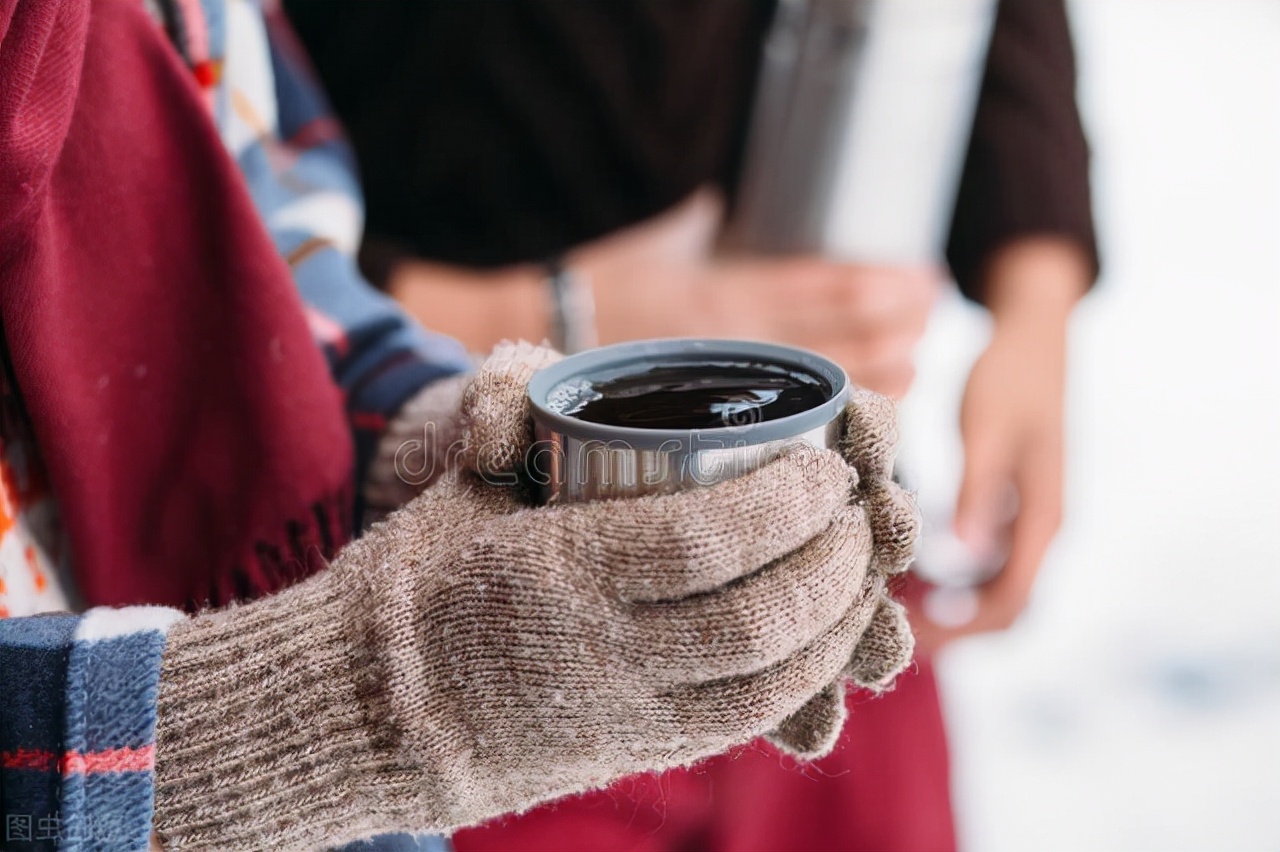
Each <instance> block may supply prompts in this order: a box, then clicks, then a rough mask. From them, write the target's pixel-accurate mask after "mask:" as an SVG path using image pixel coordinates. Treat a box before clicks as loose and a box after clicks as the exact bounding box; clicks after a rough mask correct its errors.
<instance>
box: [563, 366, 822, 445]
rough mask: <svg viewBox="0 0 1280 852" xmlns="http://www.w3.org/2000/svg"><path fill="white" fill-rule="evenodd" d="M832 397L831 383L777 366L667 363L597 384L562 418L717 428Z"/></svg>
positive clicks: (640, 426)
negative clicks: (567, 416)
mask: <svg viewBox="0 0 1280 852" xmlns="http://www.w3.org/2000/svg"><path fill="white" fill-rule="evenodd" d="M830 398H831V387H830V385H829V384H828V383H827V382H825V381H823V380H822V379H820V378H818V377H817V376H813V375H810V374H808V373H803V372H798V371H794V370H790V369H787V368H784V367H780V366H776V365H770V364H753V363H737V364H708V363H705V362H704V363H699V364H663V365H661V366H655V367H651V368H649V369H647V370H645V371H643V372H640V373H635V374H632V375H624V376H620V377H616V378H612V379H607V380H602V381H597V382H593V383H591V385H590V386H589V387H586V388H583V389H582V391H581V392H580V395H579V396H578V402H577V404H576V405H573V406H572V407H570V408H568V409H566V410H563V411H562V412H561V413H562V414H567V415H569V416H571V417H575V418H577V419H579V420H585V421H588V422H590V423H603V424H607V425H610V426H626V427H631V428H637V429H714V428H719V427H724V426H745V425H748V424H751V423H762V422H765V421H768V420H777V419H779V418H782V417H788V416H790V415H793V414H799V413H801V412H804V411H810V410H812V409H814V408H816V407H818V406H820V405H822V404H823V403H824V402H826V401H827V400H828V399H830Z"/></svg>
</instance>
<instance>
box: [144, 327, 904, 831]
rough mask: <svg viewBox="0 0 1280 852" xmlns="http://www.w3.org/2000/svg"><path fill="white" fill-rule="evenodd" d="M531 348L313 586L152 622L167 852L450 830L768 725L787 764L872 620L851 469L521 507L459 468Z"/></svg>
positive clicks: (504, 439)
mask: <svg viewBox="0 0 1280 852" xmlns="http://www.w3.org/2000/svg"><path fill="white" fill-rule="evenodd" d="M540 352H541V351H540V350H531V349H528V348H521V347H508V348H506V349H504V350H503V351H501V352H500V353H499V354H497V355H495V357H494V358H492V359H491V360H490V361H489V362H488V363H487V364H486V366H485V367H484V368H483V369H482V370H481V372H480V374H479V376H478V377H477V379H476V381H475V382H474V383H473V385H472V386H471V389H469V390H468V392H467V393H466V394H464V404H463V416H464V419H465V423H466V428H467V436H468V441H469V447H470V450H471V451H472V452H471V454H470V455H469V456H468V459H469V461H470V464H468V465H467V466H464V467H462V468H461V469H459V470H457V471H452V472H450V473H447V474H446V475H445V477H444V479H443V480H442V481H441V482H439V483H437V484H436V485H435V486H433V487H432V488H430V489H429V490H428V491H427V492H426V493H425V494H423V495H422V496H421V497H419V498H418V499H416V500H415V501H413V502H412V503H410V504H409V505H408V506H406V507H405V508H404V509H402V510H400V511H398V512H396V513H394V514H393V515H391V516H390V517H389V518H388V519H387V520H386V521H385V522H384V523H381V524H378V525H376V526H374V527H373V528H372V529H371V530H370V531H369V533H368V534H367V535H366V536H365V537H364V538H363V539H361V540H360V541H358V542H356V543H354V544H352V545H350V546H349V547H348V548H347V549H346V550H345V551H344V552H343V553H342V554H341V556H340V558H339V559H338V560H337V561H336V562H335V563H334V564H333V566H332V567H331V568H330V570H329V571H327V572H325V573H323V574H321V575H319V576H317V577H314V578H312V579H310V580H308V581H306V582H305V583H302V584H300V585H299V586H297V587H295V588H293V589H291V590H288V591H286V592H284V593H282V594H280V595H277V596H276V597H274V598H271V599H267V600H264V601H260V602H258V603H254V604H250V605H247V606H243V607H238V608H232V609H228V610H224V611H221V612H214V613H209V614H206V615H202V616H200V617H198V618H196V619H194V620H193V621H191V622H188V623H184V624H181V625H179V626H177V627H176V628H175V629H174V630H173V632H172V633H171V638H170V642H169V645H168V646H167V648H166V651H165V656H164V660H163V675H162V680H161V691H160V698H159V715H160V725H159V730H158V750H157V786H156V826H157V831H158V832H159V834H160V836H161V838H162V840H163V841H164V844H165V846H166V848H209V847H212V848H243V847H255V848H256V847H267V848H311V847H317V846H321V845H324V844H332V843H336V842H341V841H344V840H351V839H357V838H360V837H363V836H368V835H372V834H375V833H378V832H383V831H393V830H405V831H425V830H434V831H443V830H449V829H451V828H455V827H458V826H463V825H470V824H474V823H477V822H480V821H482V820H484V819H487V818H490V817H493V816H496V815H499V814H502V813H507V812H511V811H518V810H522V809H525V808H528V807H531V806H533V805H534V804H537V803H539V802H542V801H546V800H548V799H551V798H555V797H557V796H560V795H563V794H567V793H571V792H576V791H581V790H584V789H590V788H593V787H598V786H602V785H604V784H607V783H608V782H610V781H611V780H613V779H616V778H618V777H621V776H623V775H626V774H631V773H634V772H638V771H644V770H652V769H663V768H668V767H672V766H677V765H683V764H688V763H690V762H692V761H695V760H698V759H700V758H702V757H706V756H709V755H712V754H715V753H718V752H721V751H724V750H725V749H727V748H729V747H730V746H732V745H734V744H737V743H742V742H745V741H747V740H749V739H752V738H754V737H757V736H760V735H762V734H765V733H766V732H769V731H778V737H779V739H782V740H784V741H786V742H788V743H790V744H792V745H793V746H794V748H795V749H796V750H806V751H807V750H817V749H818V748H820V747H821V745H822V744H823V742H824V741H825V740H826V739H827V737H826V733H827V731H828V730H829V729H830V728H831V727H835V728H837V729H838V724H839V720H840V718H842V717H841V716H840V715H839V714H837V715H836V717H835V718H832V716H831V713H830V711H829V708H830V707H831V706H832V705H833V703H834V702H833V701H831V700H830V698H831V697H835V696H838V694H839V692H840V687H839V686H838V684H839V682H840V679H841V678H842V677H843V674H842V673H843V672H844V671H845V670H846V669H848V668H849V666H850V662H851V660H864V661H865V660H866V658H869V657H871V656H872V655H873V654H874V653H876V651H875V649H874V648H870V647H869V648H868V649H861V647H860V644H859V643H860V640H861V639H862V637H863V634H864V633H866V632H867V630H868V626H869V625H873V624H876V623H879V622H881V621H884V619H883V617H881V616H880V614H881V613H883V612H885V611H886V607H889V611H893V610H892V607H894V606H896V605H894V604H892V603H891V602H888V601H887V599H885V598H884V597H883V596H882V594H881V589H882V588H883V573H882V572H881V571H879V570H878V569H875V568H873V567H872V566H873V564H880V563H882V562H884V560H883V559H878V558H876V553H875V546H876V539H875V530H874V526H873V518H872V514H871V513H870V512H869V511H868V508H867V506H866V503H865V501H864V500H860V499H859V498H858V496H857V492H856V491H855V488H856V486H857V482H858V477H857V475H856V473H855V471H854V469H853V468H852V467H850V466H849V465H848V464H847V463H846V462H845V461H844V459H843V458H842V457H841V456H840V455H838V454H836V453H834V452H829V451H819V450H814V449H809V450H807V451H797V452H794V453H790V454H787V455H784V456H782V457H781V458H780V459H778V460H777V461H775V462H773V463H772V464H770V465H768V466H766V467H764V468H762V469H760V470H758V471H755V472H753V473H750V474H748V475H746V476H743V477H741V478H739V479H736V480H733V481H730V482H725V483H721V484H719V485H716V486H713V487H709V488H702V489H696V490H692V491H685V492H681V493H677V494H669V495H655V496H649V497H642V498H638V499H633V500H622V501H604V502H597V503H587V504H575V505H567V506H555V507H538V508H530V507H529V506H528V505H527V504H526V503H525V502H524V501H523V500H522V497H521V493H522V492H521V491H520V489H518V488H508V487H499V486H495V485H492V484H489V483H487V482H485V481H484V480H482V479H481V478H480V477H479V476H478V475H477V473H476V469H477V466H478V465H479V463H480V462H481V461H483V462H484V465H483V466H484V467H485V472H486V478H487V479H489V480H490V482H492V481H493V480H494V478H495V477H497V476H499V475H501V474H504V473H514V472H515V471H514V468H513V467H510V466H508V467H503V464H507V465H515V464H518V463H519V461H520V460H521V458H522V455H523V449H524V448H526V447H527V446H528V443H527V442H528V440H529V435H528V421H527V419H526V418H525V417H524V414H523V412H524V411H525V406H526V404H527V403H526V402H525V395H524V382H527V379H528V376H529V375H530V374H531V373H532V370H533V367H534V366H535V365H536V363H539V362H540V361H542V360H545V359H546V358H547V357H549V356H546V355H543V354H540ZM877 636H879V634H877ZM908 636H909V634H908ZM877 643H878V644H877V645H876V646H875V648H881V647H888V648H889V653H890V656H891V659H889V660H885V661H877V662H878V663H879V664H878V665H876V666H873V667H874V668H876V669H877V670H878V671H886V670H890V669H894V668H896V667H900V666H901V664H902V661H901V660H899V659H898V656H897V654H898V652H899V651H900V650H901V648H904V647H905V648H909V647H910V640H909V638H904V637H899V640H898V642H897V643H896V644H895V643H893V642H889V643H888V645H887V646H886V645H884V642H883V637H880V638H878V639H877ZM867 665H871V663H870V662H864V665H863V666H862V667H860V668H859V670H860V671H861V670H862V669H863V668H865V666H867ZM820 693H821V695H822V696H826V699H820V700H817V701H813V700H811V699H813V698H814V696H816V695H819V694H820ZM802 708H803V709H802Z"/></svg>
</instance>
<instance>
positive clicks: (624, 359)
mask: <svg viewBox="0 0 1280 852" xmlns="http://www.w3.org/2000/svg"><path fill="white" fill-rule="evenodd" d="M741 363H754V364H766V365H775V366H777V367H779V368H782V369H785V370H788V371H791V372H797V373H802V374H804V375H807V376H811V377H814V378H815V379H817V380H818V381H819V382H820V383H821V385H822V387H823V388H824V390H825V396H826V399H825V400H824V401H823V402H822V403H821V404H819V405H817V406H815V407H813V408H811V409H809V410H806V411H801V412H799V413H796V414H792V415H789V416H786V417H779V418H777V419H773V420H758V419H756V418H753V417H751V416H750V412H747V415H746V416H744V417H743V418H742V421H741V422H729V423H726V425H725V426H723V427H716V428H709V429H647V428H637V427H624V426H613V425H608V424H601V423H593V422H588V421H585V420H580V419H577V418H575V417H573V416H571V415H567V414H564V413H562V411H563V410H564V406H563V405H561V404H560V402H561V401H562V400H564V399H565V398H567V397H572V396H575V395H580V394H581V393H583V392H584V389H589V388H590V387H592V386H593V385H595V384H596V383H599V382H603V381H608V380H609V379H613V378H616V377H620V376H630V375H639V374H643V373H644V372H645V371H647V370H649V369H652V368H654V367H659V366H664V365H681V366H690V365H693V366H698V365H705V368H706V370H707V373H708V375H714V374H715V371H716V369H717V365H722V364H741ZM588 392H589V391H588ZM528 393H529V401H530V404H531V406H532V411H533V423H534V438H535V443H534V447H533V450H532V452H531V454H530V457H529V459H528V460H527V464H526V467H527V469H528V473H529V475H530V477H531V478H532V479H533V480H534V482H535V484H536V485H537V487H538V488H539V489H540V491H541V497H542V499H543V501H544V502H547V503H555V502H578V501H584V500H596V499H603V498H612V497H635V496H639V495H643V494H654V493H666V492H671V491H678V490H681V489H685V488H695V487H699V486H705V485H714V484H715V483H717V482H723V481H725V480H728V479H732V478H734V477H736V476H741V475H743V474H745V473H748V472H749V471H752V470H755V469H756V468H759V467H760V466H762V465H764V464H766V463H768V462H769V461H770V460H772V459H773V458H775V457H776V456H777V455H778V453H779V452H781V451H782V450H783V449H785V448H788V447H791V446H793V445H794V444H795V443H796V442H797V441H799V442H803V443H805V444H809V445H811V446H814V447H819V448H824V449H827V448H834V447H835V446H836V443H837V441H838V440H839V429H840V422H839V421H840V414H841V412H842V411H843V409H844V406H845V403H846V402H847V401H848V399H849V393H850V386H849V379H848V376H846V375H845V372H844V370H843V369H841V368H840V366H839V365H838V364H836V363H835V362H833V361H830V360H828V359H827V358H824V357H822V356H821V355H817V354H815V353H813V352H808V351H806V350H803V349H796V348H792V347H789V346H778V345H774V344H769V343H756V342H749V341H736V340H686V339H671V340H645V341H639V342H635V343H623V344H619V345H616V346H605V347H602V348H599V349H592V350H589V351H587V352H583V353H580V354H578V355H572V356H570V357H568V358H565V359H564V360H562V361H559V362H557V363H555V364H553V365H551V366H549V367H545V368H543V369H542V370H540V371H538V372H537V373H536V374H535V375H534V377H533V380H532V381H530V383H529V391H528Z"/></svg>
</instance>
